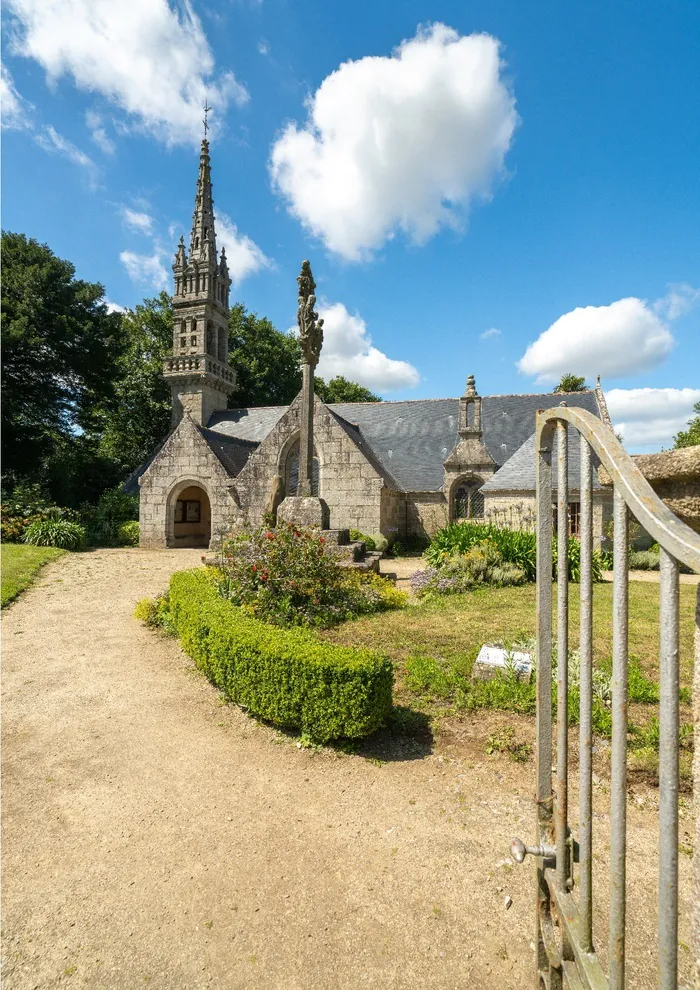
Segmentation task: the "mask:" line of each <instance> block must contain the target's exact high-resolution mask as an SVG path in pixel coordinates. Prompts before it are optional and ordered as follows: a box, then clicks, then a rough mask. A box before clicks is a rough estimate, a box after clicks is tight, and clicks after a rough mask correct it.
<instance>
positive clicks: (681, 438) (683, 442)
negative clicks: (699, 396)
mask: <svg viewBox="0 0 700 990" xmlns="http://www.w3.org/2000/svg"><path fill="white" fill-rule="evenodd" d="M693 410H694V411H695V413H696V415H695V416H693V418H692V419H689V420H688V429H687V430H681V431H680V433H677V434H676V436H675V437H674V438H673V447H674V450H679V449H680V448H681V447H697V446H698V445H700V402H696V403H695V405H694V406H693Z"/></svg>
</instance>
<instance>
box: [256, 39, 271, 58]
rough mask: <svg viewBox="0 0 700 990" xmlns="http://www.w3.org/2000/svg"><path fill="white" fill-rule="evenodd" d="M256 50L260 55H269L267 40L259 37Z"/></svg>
mask: <svg viewBox="0 0 700 990" xmlns="http://www.w3.org/2000/svg"><path fill="white" fill-rule="evenodd" d="M258 52H259V53H260V54H261V55H269V54H270V45H269V44H268V42H267V41H266V40H265V39H264V38H261V39H260V41H259V42H258Z"/></svg>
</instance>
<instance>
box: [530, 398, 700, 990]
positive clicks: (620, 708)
mask: <svg viewBox="0 0 700 990" xmlns="http://www.w3.org/2000/svg"><path fill="white" fill-rule="evenodd" d="M569 427H575V428H576V429H577V430H578V432H579V434H580V468H581V477H580V488H579V498H580V534H579V535H580V541H581V559H580V603H581V609H580V615H581V620H580V637H579V650H580V699H581V701H580V802H579V803H580V816H579V844H577V843H576V842H575V841H574V839H573V836H571V835H570V833H569V830H568V810H567V809H568V737H567V728H568V725H567V720H568V705H567V702H568V687H569V683H568V681H569V670H568V618H569V616H568V562H567V553H566V540H567V536H568V518H567V509H568V454H569V449H568V433H567V429H568V428H569ZM555 430H556V435H557V447H558V458H557V529H558V535H559V543H558V547H559V550H558V565H557V660H558V662H557V757H556V781H557V786H556V794H553V790H552V528H553V526H552V440H553V437H554V433H555ZM592 451H593V452H595V454H596V455H597V457H598V458H599V459H600V461H601V462H602V464H603V465H604V467H605V468H606V470H607V471H608V473H609V474H610V475H611V477H612V479H613V485H614V496H613V518H614V552H613V556H614V575H613V679H612V694H613V700H612V716H613V729H612V764H611V806H610V820H611V846H610V853H611V854H610V916H609V938H610V959H609V973H608V977H607V978H606V976H605V974H604V973H603V970H602V969H601V967H600V963H599V961H598V958H597V956H596V954H595V949H594V944H593V931H592V928H593V926H592V917H593V875H592V862H593V861H592V831H593V825H592V701H593V698H592V695H593V690H592V688H593V684H592V678H593V664H592V549H593V538H592V531H593V526H592V520H593V514H592V467H591V463H592V462H591V455H592ZM536 458H537V838H538V842H537V845H536V846H534V847H529V846H526V845H525V844H524V843H523V842H522V841H521V840H520V839H515V840H514V841H513V843H512V846H511V851H512V854H513V856H514V858H515V859H516V861H517V862H522V861H523V860H524V858H525V856H526V855H528V854H530V855H532V856H534V857H535V860H536V866H537V943H536V945H537V949H536V956H537V980H536V985H537V987H538V988H541V987H546V988H548V990H559V988H562V987H569V988H578V987H583V988H586V990H594V988H596V990H597V988H600V990H603V988H618V990H622V988H623V987H624V983H625V921H626V918H625V915H626V903H627V901H626V875H625V873H626V870H625V864H626V851H627V836H626V819H627V781H626V775H627V674H628V648H627V641H628V577H629V575H628V558H627V545H628V531H629V518H630V515H633V516H634V517H635V518H636V519H637V520H638V522H639V523H640V524H641V525H642V526H643V527H644V528H645V530H646V531H647V532H648V533H649V534H650V535H651V536H652V538H653V539H655V540H657V542H658V543H659V544H660V545H661V548H662V550H661V573H660V614H661V622H660V681H661V686H660V706H659V717H660V750H659V828H660V836H659V868H660V869H659V874H660V875H659V911H658V918H659V921H658V937H659V969H660V972H659V987H661V988H663V990H677V986H678V975H677V967H678V949H677V940H678V746H679V741H678V727H679V726H678V722H679V718H678V689H679V669H678V601H679V597H678V594H679V593H678V571H679V566H678V562H679V561H683V562H684V563H685V564H687V565H688V566H689V567H692V568H693V569H694V570H698V571H700V536H698V534H696V533H694V532H693V531H692V530H690V529H689V528H688V527H687V526H686V525H685V524H684V523H682V522H681V521H680V520H679V519H678V518H677V517H676V516H674V515H673V513H671V512H670V511H669V510H668V509H667V508H666V506H665V505H664V504H663V502H661V501H660V499H659V498H658V497H657V496H656V495H655V493H654V491H653V490H652V488H651V487H650V485H649V484H648V482H647V481H646V480H645V479H644V478H643V476H642V474H641V473H640V471H639V470H638V468H637V467H636V465H635V464H634V462H633V461H632V460H631V459H630V458H629V456H628V455H627V453H626V452H625V450H624V448H623V447H622V445H621V444H620V443H619V441H618V440H617V438H616V437H615V436H614V434H613V433H612V431H611V430H610V429H609V428H608V427H607V426H605V425H604V424H602V423H601V422H600V420H598V419H597V418H596V417H595V416H593V415H591V414H590V413H588V412H586V411H585V410H581V409H569V408H567V407H562V406H559V407H557V408H554V409H549V410H546V411H544V412H539V413H538V415H537V441H536ZM698 635H700V632H699V633H698ZM576 852H578V861H579V869H578V880H579V886H580V893H579V897H578V902H577V900H576V898H575V896H574V895H573V894H572V893H571V888H572V887H573V882H574V862H575V861H576V855H575V853H576Z"/></svg>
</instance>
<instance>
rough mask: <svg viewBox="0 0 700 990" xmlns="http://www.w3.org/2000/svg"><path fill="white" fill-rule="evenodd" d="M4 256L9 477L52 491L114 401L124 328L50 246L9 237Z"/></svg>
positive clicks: (100, 295)
mask: <svg viewBox="0 0 700 990" xmlns="http://www.w3.org/2000/svg"><path fill="white" fill-rule="evenodd" d="M2 256H3V271H2V391H3V403H2V435H3V475H4V477H5V478H6V479H7V480H8V481H9V482H10V483H14V482H15V481H16V480H19V479H26V480H30V481H38V482H44V483H45V484H47V485H48V486H49V487H50V488H53V482H54V474H55V472H54V470H53V467H56V466H60V465H59V464H58V459H59V458H63V459H64V461H65V459H66V457H71V456H73V455H74V454H78V453H84V452H85V450H86V449H87V448H88V447H89V446H90V442H91V440H90V438H91V434H92V433H93V432H94V430H95V428H96V427H97V421H98V419H99V413H100V409H101V408H102V407H103V406H104V405H105V404H109V403H110V402H111V401H112V399H113V385H114V381H113V369H114V366H115V364H116V363H117V362H118V361H119V358H120V354H121V347H122V341H121V335H120V332H119V329H120V323H121V321H120V318H119V316H118V314H110V313H108V312H107V306H106V304H105V301H104V289H103V287H102V286H101V285H99V284H98V283H92V282H85V281H83V280H82V279H76V278H75V268H74V266H73V265H72V264H71V263H70V262H69V261H64V260H63V259H61V258H58V257H56V255H55V254H54V253H53V252H52V251H51V250H50V248H49V247H47V246H46V245H45V244H40V243H39V242H38V241H35V240H33V239H32V238H28V237H26V236H25V235H24V234H14V233H9V232H5V231H3V233H2ZM63 467H64V468H65V467H66V465H65V463H64V465H63ZM52 494H53V493H52Z"/></svg>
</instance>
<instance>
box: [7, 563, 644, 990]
mask: <svg viewBox="0 0 700 990" xmlns="http://www.w3.org/2000/svg"><path fill="white" fill-rule="evenodd" d="M198 562H199V552H198V551H183V550H180V551H140V550H100V551H96V552H93V553H85V554H76V555H72V554H70V555H66V557H64V558H62V559H61V560H59V561H57V562H56V563H54V564H51V565H49V566H48V567H47V568H46V569H45V570H44V571H43V572H42V574H41V576H40V579H39V582H38V584H36V585H35V586H34V587H33V588H32V589H30V590H29V591H28V592H26V593H25V594H24V595H23V596H22V597H21V598H20V599H19V600H18V601H17V602H16V603H15V604H14V605H12V606H11V607H10V608H9V609H8V610H7V612H6V613H5V615H4V617H3V621H2V631H3V640H4V644H3V645H4V650H3V668H4V669H3V740H4V741H3V750H2V756H3V791H2V799H3V845H2V854H3V942H4V945H3V960H4V961H3V975H4V979H3V986H4V988H5V990H25V988H26V990H29V988H42V990H44V988H57V987H89V988H98V987H99V988H105V990H121V988H124V990H127V988H128V990H134V988H138V987H142V986H148V987H153V988H162V990H189V988H192V990H195V988H204V987H221V988H225V990H237V988H265V990H277V988H280V990H281V988H284V990H288V988H289V990H296V988H298V990H302V988H303V990H317V988H318V990H321V988H323V990H328V988H332V990H345V988H360V987H362V988H363V990H365V988H367V990H373V988H376V990H387V988H391V990H398V988H401V990H404V988H405V990H414V988H415V990H418V988H420V990H430V988H436V990H442V988H444V990H448V988H449V990H455V988H457V987H478V988H485V990H488V988H491V987H494V988H495V987H499V988H501V987H522V986H526V985H529V982H530V980H531V975H532V953H531V948H530V944H531V938H532V921H533V888H532V874H531V871H530V869H529V868H522V869H512V868H511V867H510V866H509V865H508V864H507V861H506V859H505V856H506V850H507V847H508V843H509V841H510V839H511V837H512V836H513V835H520V836H522V837H523V838H525V839H526V840H530V839H531V838H533V832H534V829H533V807H532V802H531V799H530V793H531V790H532V783H533V774H534V768H533V765H532V764H530V765H528V766H526V767H521V766H518V765H515V764H511V763H509V762H508V761H506V760H505V759H504V758H502V757H501V758H497V759H496V760H489V759H487V758H484V756H483V741H482V742H481V743H480V753H481V757H480V759H478V760H472V761H470V760H468V759H466V758H465V757H464V749H463V748H462V749H461V750H460V748H459V747H452V746H451V745H447V744H445V745H444V747H443V753H444V754H446V755H438V754H436V753H435V752H434V751H433V752H431V751H430V747H428V746H426V747H425V748H424V749H422V750H421V749H420V747H416V746H413V748H411V747H410V746H406V745H405V744H404V745H403V748H402V747H401V745H400V744H398V743H391V744H387V745H386V746H385V749H384V750H381V755H382V756H384V758H385V759H386V760H387V762H385V763H382V762H381V761H379V760H378V759H375V760H374V761H372V760H371V759H367V758H365V757H363V756H359V755H344V754H342V753H339V752H335V751H330V750H322V751H318V752H314V751H309V750H302V749H299V748H297V745H296V741H295V739H294V738H290V737H287V736H285V735H283V734H281V733H278V732H276V731H275V730H273V729H271V728H269V727H267V726H262V725H258V724H257V723H256V722H254V721H253V720H251V719H249V718H247V717H246V716H245V715H244V714H243V713H242V712H240V711H239V710H238V709H237V708H235V707H234V706H226V705H222V704H221V703H220V701H219V697H218V695H217V693H216V691H215V690H214V689H213V688H212V687H211V685H209V684H208V683H207V682H206V681H205V680H204V679H203V678H202V677H201V676H200V675H199V674H198V673H197V672H196V671H195V669H194V667H193V665H192V663H191V661H189V659H188V658H187V657H185V656H184V654H183V653H182V652H181V650H180V649H179V647H178V645H177V643H176V642H175V641H173V640H171V639H168V638H166V637H164V636H162V635H160V634H156V633H153V632H150V631H148V630H147V629H145V628H144V627H142V626H141V625H140V624H139V623H138V622H136V621H135V620H134V619H133V618H132V612H133V608H134V605H135V603H136V601H137V600H138V599H139V598H141V597H143V596H144V595H153V594H155V593H157V592H158V591H159V590H161V589H162V588H163V587H164V586H165V585H166V583H167V579H168V576H169V574H170V573H171V572H172V571H173V570H176V569H180V568H182V567H185V566H192V565H196V564H197V563H198ZM387 746H388V748H387ZM392 746H393V749H392V748H391V747H392ZM453 751H454V753H455V754H456V755H451V753H452V752H453ZM377 752H380V751H379V750H378V751H377ZM599 817H600V818H601V820H604V817H605V816H604V815H601V816H599ZM654 817H655V816H654V815H653V814H650V813H649V812H648V811H646V812H643V811H641V810H639V811H638V812H637V811H636V810H635V809H633V815H632V820H631V822H630V834H631V835H632V837H633V840H634V847H635V852H634V856H635V857H638V858H639V862H640V863H641V864H644V863H645V862H646V860H647V859H648V857H649V856H650V855H653V849H654V846H655V843H656V836H655V828H654ZM603 830H604V826H603ZM631 869H632V870H633V869H634V863H632V865H631ZM643 880H644V882H637V881H635V885H634V891H633V894H634V897H635V898H643V906H642V907H641V908H640V905H639V904H635V903H633V904H632V905H631V910H632V911H637V912H638V911H639V910H641V911H642V916H641V930H642V932H643V931H644V930H646V931H647V932H648V931H649V930H650V929H649V927H648V925H647V924H645V921H646V920H648V922H649V923H650V924H651V923H653V912H654V905H653V899H654V898H653V890H654V885H655V879H654V878H653V877H652V876H648V877H647V876H646V875H645V876H644V877H643ZM507 895H508V896H510V897H512V899H513V905H512V907H511V908H510V910H508V911H507V910H506V907H505V903H504V902H505V898H506V896H507ZM645 915H647V918H645V917H644V916H645ZM639 919H640V916H639V914H637V920H638V921H639ZM644 954H645V955H646V945H645V948H644ZM641 962H642V964H643V967H642V969H643V968H644V965H645V966H646V969H647V971H648V969H649V962H650V961H649V960H648V959H647V961H646V963H644V959H642V960H641ZM638 972H640V973H641V972H642V970H638ZM637 985H639V986H641V985H646V984H645V983H644V980H642V982H641V983H636V982H634V980H633V981H632V982H631V983H630V986H637Z"/></svg>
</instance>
